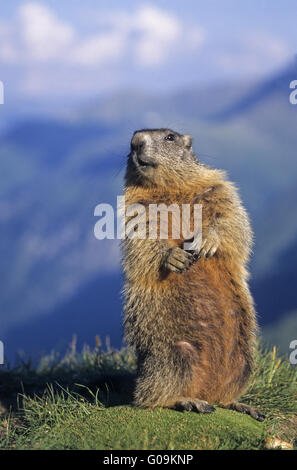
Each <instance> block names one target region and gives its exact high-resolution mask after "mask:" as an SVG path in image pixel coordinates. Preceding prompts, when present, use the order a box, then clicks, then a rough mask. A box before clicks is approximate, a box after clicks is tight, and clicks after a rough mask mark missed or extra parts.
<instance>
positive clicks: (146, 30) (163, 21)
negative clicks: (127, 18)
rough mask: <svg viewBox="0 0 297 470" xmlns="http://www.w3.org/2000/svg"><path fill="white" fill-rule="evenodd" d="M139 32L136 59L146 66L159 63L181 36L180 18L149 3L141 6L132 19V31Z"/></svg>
mask: <svg viewBox="0 0 297 470" xmlns="http://www.w3.org/2000/svg"><path fill="white" fill-rule="evenodd" d="M133 29H134V30H135V32H136V33H137V32H138V34H139V38H138V40H136V43H135V57H136V60H137V61H138V62H139V63H140V64H142V65H146V66H151V65H159V64H160V63H162V61H163V60H164V59H166V55H167V53H170V52H171V51H172V49H173V48H174V46H177V44H178V41H179V39H180V38H181V33H182V25H181V24H180V22H179V21H178V19H177V18H176V17H175V16H173V15H170V14H168V13H165V12H163V11H162V10H160V9H158V8H155V7H151V6H149V5H147V6H143V7H141V8H140V9H139V10H138V11H136V12H135V14H134V17H132V19H131V32H133Z"/></svg>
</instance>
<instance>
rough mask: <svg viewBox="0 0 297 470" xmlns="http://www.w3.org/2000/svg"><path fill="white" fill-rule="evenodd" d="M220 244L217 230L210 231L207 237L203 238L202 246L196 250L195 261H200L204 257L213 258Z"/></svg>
mask: <svg viewBox="0 0 297 470" xmlns="http://www.w3.org/2000/svg"><path fill="white" fill-rule="evenodd" d="M219 244H220V239H219V236H218V235H217V232H216V231H215V229H212V228H211V229H209V230H208V231H207V234H206V236H205V237H203V236H202V243H201V246H200V247H198V248H197V249H195V252H194V257H195V259H196V260H197V259H200V258H202V257H203V256H205V258H211V257H212V256H213V255H214V254H215V253H216V251H217V249H218V247H219Z"/></svg>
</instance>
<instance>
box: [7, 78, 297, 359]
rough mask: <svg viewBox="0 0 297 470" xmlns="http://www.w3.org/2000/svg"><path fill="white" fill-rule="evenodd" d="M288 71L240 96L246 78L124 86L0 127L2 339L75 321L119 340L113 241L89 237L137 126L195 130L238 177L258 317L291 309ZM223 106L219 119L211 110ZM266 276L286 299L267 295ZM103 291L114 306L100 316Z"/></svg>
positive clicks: (292, 169) (292, 160) (24, 342)
mask: <svg viewBox="0 0 297 470" xmlns="http://www.w3.org/2000/svg"><path fill="white" fill-rule="evenodd" d="M280 75H281V74H279V76H280ZM287 78H288V77H287V75H286V73H284V74H283V75H282V80H280V79H279V78H277V80H273V79H272V80H271V79H269V80H267V84H266V86H265V84H260V85H259V88H258V91H257V86H258V85H257V86H256V85H252V90H251V92H249V95H248V96H249V97H248V98H246V96H247V94H246V90H245V88H246V86H238V87H237V88H236V89H233V87H231V86H226V88H225V89H226V93H225V95H224V87H221V88H220V87H217V86H216V85H214V87H213V90H212V89H211V87H210V88H209V90H207V92H206V91H205V90H195V89H189V90H185V91H180V92H178V93H175V94H173V95H171V96H167V97H164V96H161V97H150V96H149V95H145V94H141V93H132V92H131V93H129V94H127V95H126V96H125V95H124V94H122V95H121V97H119V96H117V97H110V98H108V99H107V98H106V99H105V100H104V102H98V103H93V104H92V105H88V106H86V107H85V108H84V109H80V110H77V111H76V113H75V114H73V116H71V119H70V116H68V118H67V119H66V118H65V119H63V120H62V119H56V120H55V119H53V118H51V119H45V118H44V119H43V120H40V119H38V120H30V121H26V122H24V123H18V124H17V125H15V126H14V127H11V128H10V129H9V131H8V132H6V134H4V135H2V137H1V138H0V194H1V200H0V228H1V239H0V256H1V264H0V275H1V280H2V283H1V292H0V311H1V331H0V337H1V339H2V338H3V337H4V336H5V337H6V338H10V339H9V340H8V342H9V343H10V344H13V345H14V346H13V347H12V349H14V348H15V347H16V346H15V345H16V344H17V347H20V348H25V349H26V350H27V349H28V350H30V349H31V350H32V349H36V348H37V347H39V345H40V344H44V345H47V346H46V347H48V348H50V347H51V346H55V345H56V344H57V343H58V342H59V340H58V337H60V336H59V335H58V333H57V334H56V333H55V332H58V331H59V330H60V329H61V332H63V335H61V337H62V336H63V338H64V337H65V338H67V340H68V338H71V335H72V333H74V332H75V330H78V326H79V324H80V319H81V322H84V321H85V324H83V326H82V331H84V333H83V335H84V337H83V340H85V341H91V339H89V338H92V337H93V334H96V333H99V334H100V333H101V334H102V332H103V334H105V332H107V331H108V330H110V334H111V335H114V340H115V341H119V338H120V331H121V327H120V311H119V310H120V306H119V304H118V303H117V302H114V303H113V298H114V296H117V294H116V292H118V291H119V290H120V278H119V277H118V274H117V272H118V270H119V260H120V255H119V248H118V243H117V241H113V240H105V241H100V242H99V241H98V240H96V239H95V238H94V235H93V228H94V224H95V218H94V215H93V213H94V208H95V206H96V205H97V204H98V203H100V202H110V203H112V204H113V205H115V203H116V196H117V195H118V194H121V191H122V179H123V168H124V166H125V157H126V155H127V153H128V151H129V140H130V138H131V135H132V132H133V130H135V128H141V127H144V126H147V127H155V126H171V127H173V128H175V129H177V130H180V131H185V132H189V133H191V134H193V136H194V146H195V150H196V153H197V155H198V158H199V159H200V160H201V161H203V162H206V163H208V164H211V165H213V166H215V167H219V168H224V169H226V170H227V171H228V173H229V175H230V178H231V179H232V180H234V181H235V182H236V184H237V185H238V186H239V188H240V193H241V195H242V197H243V200H244V203H245V205H246V206H247V208H248V210H249V212H250V214H251V218H252V222H253V226H254V229H255V235H256V238H255V239H256V245H255V250H254V256H253V263H252V266H253V289H254V292H255V295H256V302H257V305H258V307H259V308H258V310H259V313H260V319H261V321H262V323H269V321H271V319H272V318H274V319H276V318H278V317H279V316H280V315H282V314H283V312H286V311H287V310H288V309H290V308H296V305H294V299H295V287H294V285H293V284H292V283H290V282H288V279H291V278H292V279H295V278H294V276H295V273H296V268H295V266H296V264H295V265H294V263H293V262H291V261H292V260H293V257H292V252H291V250H289V246H290V245H292V244H293V241H294V240H296V239H297V223H296V220H297V219H296V217H294V215H293V214H294V213H295V212H296V209H295V205H296V200H297V186H296V181H297V165H296V148H297V133H296V122H297V121H296V119H297V116H296V113H297V107H294V106H293V105H290V104H289V102H288V95H289V91H288V90H289V89H288V83H287ZM271 83H273V86H272V85H271ZM240 90H242V93H243V95H244V96H243V98H240V99H239V98H238V97H239V96H240V94H241V92H240ZM261 90H262V93H260V91H261ZM220 97H221V98H220ZM234 100H235V101H234ZM228 101H230V106H229V107H227V105H226V104H227V103H228ZM236 101H237V102H238V103H239V104H237V105H236ZM240 103H241V104H240ZM244 103H246V104H244ZM224 106H226V115H225V118H224V120H222V119H217V118H218V117H219V116H220V113H221V109H222V107H224ZM231 108H232V110H233V111H232V112H230V111H228V109H231ZM196 110H197V113H196ZM206 116H208V117H207V118H206ZM210 116H212V119H210ZM214 116H216V119H215V118H214ZM221 116H223V115H222V114H221ZM227 118H228V119H227ZM294 246H295V245H294ZM286 250H288V251H287V252H286ZM282 253H286V255H285V256H283V255H282ZM273 273H278V276H279V277H277V276H276V277H274V274H273ZM105 275H106V283H105V281H103V278H102V276H105ZM109 282H110V286H109V284H108V283H109ZM272 285H273V289H274V296H275V297H277V296H279V298H281V299H282V300H283V301H284V300H285V299H287V300H288V301H287V303H286V302H284V303H280V302H279V301H278V300H277V298H276V299H274V298H272V297H271V292H270V291H271V286H272ZM96 286H97V288H98V290H97V289H96ZM113 289H115V290H113ZM104 293H106V296H105V297H104V301H105V300H106V299H107V298H109V299H110V305H111V310H110V315H107V316H106V317H105V316H104V317H103V318H102V319H100V318H99V317H100V315H99V316H98V323H96V322H97V317H96V312H99V311H100V306H101V303H102V296H104ZM279 293H280V294H279ZM81 299H84V301H83V303H81V301H80V300H81ZM289 299H291V300H290V302H289ZM73 302H75V303H73ZM104 305H105V311H107V305H108V304H104ZM74 310H75V312H76V313H75V320H73V322H72V320H71V318H72V317H71V315H72V312H73V311H74ZM80 315H81V316H80ZM93 320H94V321H95V323H93ZM43 322H45V323H44V325H46V328H42V325H43ZM59 322H61V323H59ZM61 325H63V326H61ZM95 325H98V327H97V328H96V326H95ZM68 327H69V330H67V328H68ZM32 331H34V335H32V334H31V333H30V332H32ZM67 331H68V333H67ZM22 332H23V335H22ZM27 335H28V338H30V340H29V339H28V338H27ZM24 336H26V338H24ZM33 336H34V337H33ZM13 338H15V340H14V339H13ZM34 338H35V339H34ZM8 348H9V346H8Z"/></svg>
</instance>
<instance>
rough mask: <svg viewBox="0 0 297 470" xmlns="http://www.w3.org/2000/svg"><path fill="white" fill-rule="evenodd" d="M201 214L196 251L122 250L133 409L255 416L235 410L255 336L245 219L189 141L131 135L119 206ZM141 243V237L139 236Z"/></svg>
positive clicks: (134, 246)
mask: <svg viewBox="0 0 297 470" xmlns="http://www.w3.org/2000/svg"><path fill="white" fill-rule="evenodd" d="M193 201H195V202H198V203H200V204H201V205H202V244H201V246H200V247H199V248H198V249H197V250H196V251H192V252H189V251H185V250H184V249H183V247H184V243H185V241H186V240H185V239H183V238H182V237H181V238H180V239H173V238H172V237H169V239H167V240H165V239H161V238H157V239H149V238H147V237H146V238H145V239H139V238H138V239H137V238H134V239H131V238H129V237H126V238H125V239H124V240H123V271H124V277H125V284H124V299H125V303H124V314H125V319H124V330H125V338H126V341H127V343H128V344H129V345H131V346H133V347H134V348H135V350H136V353H137V357H138V373H137V380H136V389H135V393H134V400H135V404H136V405H137V406H140V407H146V408H154V407H169V408H174V409H177V410H193V411H196V412H201V413H210V412H212V411H215V408H214V406H213V405H214V404H217V405H218V406H223V407H228V408H230V409H233V410H237V411H241V412H244V413H248V414H250V415H251V416H252V417H254V418H255V419H258V420H260V421H262V420H263V419H264V415H263V414H262V413H261V412H260V411H259V410H256V409H254V408H251V407H250V406H248V405H244V404H241V403H238V402H236V401H235V400H236V398H237V397H238V396H240V394H242V393H243V391H244V389H245V387H246V385H247V382H248V379H249V377H250V374H251V370H252V367H253V352H254V346H255V333H256V329H257V325H256V316H255V309H254V304H253V299H252V296H251V294H250V291H249V287H248V284H247V280H248V271H247V267H246V265H247V262H248V259H249V255H250V251H251V245H252V231H251V227H250V223H249V218H248V216H247V213H246V211H245V209H244V207H243V205H242V202H241V200H240V197H239V196H238V193H237V189H236V187H235V185H234V184H233V183H231V182H229V181H228V180H227V179H226V174H225V172H224V171H221V170H217V169H213V168H210V167H208V166H206V165H205V164H202V163H201V162H200V161H199V160H198V158H197V157H196V156H195V154H194V152H193V150H192V138H191V136H189V135H181V134H179V133H177V132H175V131H172V130H170V129H151V130H147V129H144V130H140V131H136V132H135V133H134V135H133V138H132V141H131V152H130V154H129V155H128V161H127V169H126V175H125V204H126V208H127V206H130V205H132V204H135V203H141V204H142V205H144V206H145V207H147V206H148V205H149V204H160V203H165V204H166V205H170V204H178V205H179V206H180V205H181V204H192V203H193ZM145 230H146V233H147V230H148V228H147V227H146V228H145Z"/></svg>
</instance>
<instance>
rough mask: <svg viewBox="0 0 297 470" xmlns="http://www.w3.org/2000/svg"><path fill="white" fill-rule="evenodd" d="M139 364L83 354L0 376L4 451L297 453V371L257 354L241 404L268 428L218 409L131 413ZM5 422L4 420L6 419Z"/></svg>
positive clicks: (110, 354)
mask: <svg viewBox="0 0 297 470" xmlns="http://www.w3.org/2000/svg"><path fill="white" fill-rule="evenodd" d="M135 367H136V364H135V357H134V354H133V353H132V352H131V351H130V350H128V349H122V350H121V351H115V350H112V349H110V348H108V350H107V352H103V351H102V348H101V345H100V342H99V340H97V344H96V347H95V348H94V349H93V350H90V348H87V347H85V348H84V350H83V351H82V352H80V353H78V352H77V351H76V348H75V342H73V344H72V347H71V348H70V350H69V351H68V353H67V354H66V355H65V357H63V358H59V357H57V356H56V355H54V354H53V355H51V356H49V357H45V358H43V360H42V361H41V362H40V364H39V365H38V366H37V367H34V365H33V364H32V362H30V361H28V362H20V363H19V364H18V365H17V366H15V367H12V368H10V367H6V368H5V369H0V400H1V401H2V417H0V448H1V449H112V450H113V449H152V450H153V449H172V450H176V449H263V448H265V442H266V440H267V438H268V437H269V436H270V437H274V438H279V439H281V440H283V441H286V442H289V443H292V444H293V445H294V446H296V445H297V368H296V367H295V368H294V367H292V366H291V365H290V364H289V363H288V361H287V360H285V359H281V358H279V357H278V355H277V351H276V349H275V348H273V349H272V350H271V351H264V352H263V351H260V350H259V351H258V353H257V358H256V367H255V369H254V372H253V376H252V378H251V380H250V384H249V388H248V390H247V392H246V393H245V395H244V396H243V397H241V401H243V402H245V403H249V404H251V405H254V406H259V407H260V408H261V409H262V411H264V412H265V413H266V415H267V418H266V420H265V421H264V423H259V422H257V421H255V420H253V419H252V418H251V417H250V416H247V415H242V414H239V413H237V412H235V411H229V410H223V409H220V408H217V411H216V413H213V414H210V415H198V414H195V413H191V412H184V413H180V412H177V411H174V410H167V409H161V408H158V409H156V410H154V411H150V410H139V409H135V408H133V407H132V406H131V398H132V390H133V383H134V377H135ZM0 416H1V415H0Z"/></svg>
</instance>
